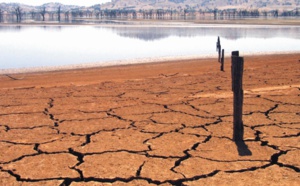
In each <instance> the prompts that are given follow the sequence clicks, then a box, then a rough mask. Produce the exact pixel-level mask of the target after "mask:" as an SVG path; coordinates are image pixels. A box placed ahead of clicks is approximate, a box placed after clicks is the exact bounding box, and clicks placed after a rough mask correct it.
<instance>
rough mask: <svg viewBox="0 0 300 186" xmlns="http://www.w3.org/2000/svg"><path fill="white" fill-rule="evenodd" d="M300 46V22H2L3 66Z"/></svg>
mask: <svg viewBox="0 0 300 186" xmlns="http://www.w3.org/2000/svg"><path fill="white" fill-rule="evenodd" d="M218 36H220V38H221V45H222V48H224V49H225V53H226V54H230V53H231V51H233V50H239V51H240V53H241V54H242V55H243V54H249V53H254V54H258V53H273V52H274V53H275V52H290V51H293V52H300V26H245V25H244V26H234V25H228V26H218V25H209V26H208V25H207V26H206V25H201V26H168V27H167V26H153V25H152V26H111V27H110V26H86V25H84V26H0V38H1V40H0V56H1V58H0V69H2V70H3V69H13V68H32V67H51V66H64V65H76V64H84V63H97V64H99V66H101V65H105V64H108V63H109V62H112V61H114V63H115V64H118V63H119V62H118V61H120V60H135V59H145V58H164V57H187V56H199V57H201V56H203V57H205V56H217V52H216V46H215V45H216V40H217V37H218Z"/></svg>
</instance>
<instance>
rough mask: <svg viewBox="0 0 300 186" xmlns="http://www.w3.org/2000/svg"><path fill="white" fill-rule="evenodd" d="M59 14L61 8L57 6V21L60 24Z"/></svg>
mask: <svg viewBox="0 0 300 186" xmlns="http://www.w3.org/2000/svg"><path fill="white" fill-rule="evenodd" d="M60 13H61V7H60V6H59V7H58V9H57V19H58V21H59V22H60Z"/></svg>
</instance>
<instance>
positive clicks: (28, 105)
mask: <svg viewBox="0 0 300 186" xmlns="http://www.w3.org/2000/svg"><path fill="white" fill-rule="evenodd" d="M299 60H300V54H285V55H265V56H252V57H249V56H246V57H244V61H245V68H244V83H243V88H244V92H245V95H244V107H243V123H244V126H245V132H244V143H235V142H234V141H232V133H233V131H232V130H233V129H232V128H233V116H232V115H233V113H232V112H233V106H232V105H233V103H232V102H233V101H232V97H233V96H232V91H231V72H230V59H229V58H227V59H226V60H225V72H221V71H220V70H219V69H220V64H219V63H218V62H217V60H216V59H199V60H186V61H184V60H182V61H174V62H167V63H155V64H143V65H131V66H117V67H106V68H94V69H81V70H69V71H59V72H43V73H30V74H13V75H10V76H6V75H1V76H0V136H1V138H0V152H1V154H0V185H1V186H2V185H5V186H10V185H22V186H23V185H25V186H27V185H28V186H35V185H51V186H52V185H71V186H81V185H87V186H89V185H117V186H118V185H143V186H144V185H164V186H167V185H243V186H244V185H249V186H250V185H251V186H252V185H278V186H279V185H280V186H282V185H287V186H292V185H299V183H300V174H299V171H300V158H299V157H300V143H299V142H300V137H299V135H300V61H299ZM13 78H15V79H18V78H19V80H15V79H13Z"/></svg>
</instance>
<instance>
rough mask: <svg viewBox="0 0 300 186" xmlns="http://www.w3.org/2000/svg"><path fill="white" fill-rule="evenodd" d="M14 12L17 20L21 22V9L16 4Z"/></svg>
mask: <svg viewBox="0 0 300 186" xmlns="http://www.w3.org/2000/svg"><path fill="white" fill-rule="evenodd" d="M15 14H16V16H17V22H21V20H22V9H21V8H20V7H19V6H17V7H16V8H15Z"/></svg>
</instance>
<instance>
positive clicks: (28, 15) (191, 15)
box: [0, 6, 300, 22]
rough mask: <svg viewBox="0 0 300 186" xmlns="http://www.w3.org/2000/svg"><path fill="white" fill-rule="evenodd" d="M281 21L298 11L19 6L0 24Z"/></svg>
mask: <svg viewBox="0 0 300 186" xmlns="http://www.w3.org/2000/svg"><path fill="white" fill-rule="evenodd" d="M260 16H266V17H267V16H268V17H279V16H284V17H285V16H300V12H299V9H298V8H296V9H294V10H285V11H278V10H272V11H264V10H263V11H259V10H258V9H255V10H238V9H226V10H218V9H214V10H205V11H204V10H194V9H184V10H180V11H179V10H163V9H158V10H138V11H136V10H130V9H117V10H110V9H105V10H101V9H100V8H90V9H79V8H76V9H71V10H68V11H63V10H62V8H61V6H59V7H57V9H56V10H55V11H53V10H52V11H49V10H47V8H46V7H41V8H39V9H36V10H31V11H23V10H22V8H21V7H19V6H17V7H15V8H14V9H13V11H10V12H7V11H4V10H1V8H0V21H3V20H4V18H10V19H14V20H16V21H17V22H21V21H22V20H23V19H34V20H41V21H45V20H47V19H51V20H57V21H61V20H62V19H65V20H68V19H70V18H73V19H74V18H97V19H122V18H127V19H197V18H201V17H202V18H203V17H204V18H205V17H209V18H212V19H222V18H245V17H260Z"/></svg>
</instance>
